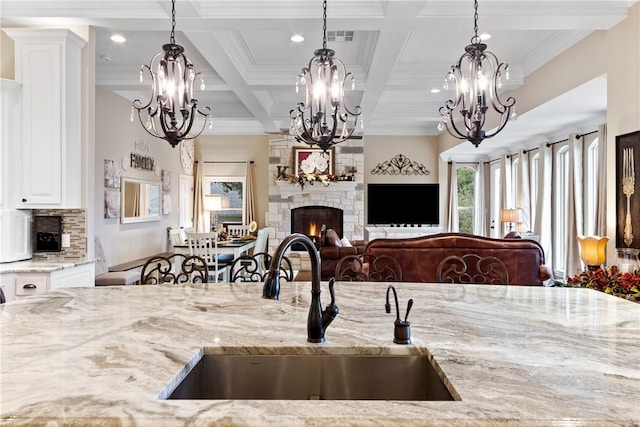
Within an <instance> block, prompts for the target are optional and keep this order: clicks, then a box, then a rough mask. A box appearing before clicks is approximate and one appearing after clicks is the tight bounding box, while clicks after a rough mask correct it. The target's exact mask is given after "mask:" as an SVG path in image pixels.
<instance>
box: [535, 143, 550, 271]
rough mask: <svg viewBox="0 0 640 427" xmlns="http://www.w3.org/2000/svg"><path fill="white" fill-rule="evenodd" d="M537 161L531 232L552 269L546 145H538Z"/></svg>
mask: <svg viewBox="0 0 640 427" xmlns="http://www.w3.org/2000/svg"><path fill="white" fill-rule="evenodd" d="M539 152H540V158H539V160H538V203H537V204H536V221H535V224H534V226H533V232H534V233H535V234H537V235H539V236H540V245H542V249H543V250H544V256H545V264H546V265H547V266H549V267H550V268H552V269H553V251H552V240H551V239H552V230H551V188H552V177H553V174H552V172H553V163H552V159H553V150H552V148H551V146H547V144H546V143H543V144H541V145H540V148H539Z"/></svg>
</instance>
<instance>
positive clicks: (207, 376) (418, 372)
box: [167, 354, 454, 400]
mask: <svg viewBox="0 0 640 427" xmlns="http://www.w3.org/2000/svg"><path fill="white" fill-rule="evenodd" d="M167 399H285V400H309V399H311V400H314V399H322V400H376V399H378V400H454V398H453V397H452V396H451V394H450V393H449V391H448V390H447V388H446V387H445V385H444V383H443V382H442V380H441V379H440V377H439V376H438V374H437V373H436V371H435V370H434V368H433V366H432V365H431V363H429V361H428V360H427V358H426V357H425V356H389V355H386V356H379V355H228V354H227V355H224V354H204V355H203V357H202V359H200V360H199V361H198V362H197V363H196V364H195V365H194V367H193V369H191V371H190V372H188V373H187V375H186V377H185V378H184V380H183V381H181V382H180V383H179V384H178V386H177V387H176V388H175V390H173V391H172V392H171V393H170V394H169V396H168V397H167Z"/></svg>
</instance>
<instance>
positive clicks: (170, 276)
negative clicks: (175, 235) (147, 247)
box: [140, 253, 209, 285]
mask: <svg viewBox="0 0 640 427" xmlns="http://www.w3.org/2000/svg"><path fill="white" fill-rule="evenodd" d="M208 282H209V270H208V269H207V263H206V262H205V260H204V259H203V258H202V257H199V256H197V255H185V254H181V253H174V254H172V255H169V256H166V257H165V256H155V257H152V258H149V259H148V260H147V262H145V263H144V265H143V266H142V272H141V273H140V283H141V284H143V285H159V284H162V283H171V284H180V283H208Z"/></svg>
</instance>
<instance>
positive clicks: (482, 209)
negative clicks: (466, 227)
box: [473, 162, 487, 236]
mask: <svg viewBox="0 0 640 427" xmlns="http://www.w3.org/2000/svg"><path fill="white" fill-rule="evenodd" d="M473 234H476V235H478V236H486V235H487V209H486V206H485V181H484V163H482V162H480V163H478V165H477V166H476V185H475V213H474V222H473Z"/></svg>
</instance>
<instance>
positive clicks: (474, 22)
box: [473, 0, 478, 40]
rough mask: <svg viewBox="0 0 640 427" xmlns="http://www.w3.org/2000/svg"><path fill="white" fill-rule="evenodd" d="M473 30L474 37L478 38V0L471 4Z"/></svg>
mask: <svg viewBox="0 0 640 427" xmlns="http://www.w3.org/2000/svg"><path fill="white" fill-rule="evenodd" d="M473 9H474V13H473V31H474V33H475V36H474V39H475V40H478V0H475V1H474V4H473Z"/></svg>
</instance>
